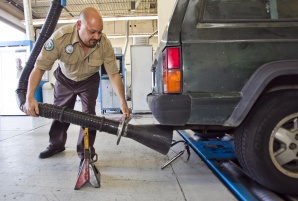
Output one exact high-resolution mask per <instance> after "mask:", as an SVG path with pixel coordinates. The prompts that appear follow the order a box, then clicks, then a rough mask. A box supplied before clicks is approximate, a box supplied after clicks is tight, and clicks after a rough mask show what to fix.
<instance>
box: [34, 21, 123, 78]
mask: <svg viewBox="0 0 298 201" xmlns="http://www.w3.org/2000/svg"><path fill="white" fill-rule="evenodd" d="M57 59H58V60H59V66H60V67H61V71H62V72H63V74H64V75H65V76H66V77H67V78H68V79H71V80H74V81H81V80H85V79H87V78H88V77H90V76H92V75H94V74H95V73H96V72H98V71H99V70H100V68H101V65H102V64H104V66H105V70H106V72H107V73H108V74H116V73H118V72H119V70H118V67H117V63H116V58H115V54H114V50H113V48H112V45H111V42H110V41H109V39H108V38H107V37H106V35H105V34H102V36H101V39H100V42H98V43H97V44H96V46H95V47H94V48H89V50H88V53H87V54H86V55H85V54H84V50H83V48H82V46H81V44H80V42H79V35H78V32H77V29H76V25H66V26H63V27H61V28H59V29H58V30H57V31H55V32H54V33H53V35H52V36H51V37H50V39H49V40H48V41H47V42H46V43H45V46H44V48H43V49H42V51H41V52H40V54H39V56H38V58H37V60H36V67H37V68H39V69H41V70H51V69H52V66H53V64H54V62H55V61H56V60H57Z"/></svg>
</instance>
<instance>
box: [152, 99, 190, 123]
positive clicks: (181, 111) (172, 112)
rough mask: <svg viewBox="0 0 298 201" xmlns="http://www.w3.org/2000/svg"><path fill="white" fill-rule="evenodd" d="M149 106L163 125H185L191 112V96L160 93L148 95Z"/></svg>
mask: <svg viewBox="0 0 298 201" xmlns="http://www.w3.org/2000/svg"><path fill="white" fill-rule="evenodd" d="M147 102H148V105H149V108H150V110H151V112H152V114H153V116H154V117H155V118H156V120H157V121H158V122H159V123H160V124H162V125H176V126H177V125H178V126H183V125H185V124H186V123H187V122H188V120H189V118H190V112H191V98H190V96H189V95H181V94H179V95H177V94H160V95H152V94H148V95H147Z"/></svg>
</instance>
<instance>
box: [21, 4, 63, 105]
mask: <svg viewBox="0 0 298 201" xmlns="http://www.w3.org/2000/svg"><path fill="white" fill-rule="evenodd" d="M62 9H63V7H62V6H61V1H60V0H53V1H52V4H51V7H50V10H49V12H48V15H47V18H46V21H45V24H44V25H43V26H42V30H41V32H40V35H39V37H38V39H37V41H36V43H35V45H34V47H33V49H32V51H31V54H30V57H29V59H28V61H27V63H26V66H25V68H24V70H23V72H22V74H21V76H20V79H19V84H18V88H17V90H16V98H17V103H18V106H19V108H20V109H21V110H22V111H24V110H23V107H24V104H25V102H26V93H27V87H28V80H29V75H30V73H31V71H32V70H33V68H34V64H35V62H36V59H37V57H38V55H39V53H40V51H41V49H42V48H43V45H44V43H45V42H46V41H47V40H48V39H49V37H50V36H51V35H52V34H53V32H54V30H55V27H56V24H57V22H58V19H59V17H60V14H61V11H62Z"/></svg>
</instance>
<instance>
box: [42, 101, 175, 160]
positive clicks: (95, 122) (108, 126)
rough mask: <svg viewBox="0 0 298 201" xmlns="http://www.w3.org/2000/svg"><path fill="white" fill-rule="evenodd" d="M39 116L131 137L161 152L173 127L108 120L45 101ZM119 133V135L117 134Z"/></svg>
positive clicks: (166, 145) (165, 149)
mask: <svg viewBox="0 0 298 201" xmlns="http://www.w3.org/2000/svg"><path fill="white" fill-rule="evenodd" d="M38 106H39V116H41V117H46V118H50V119H55V120H59V121H61V122H66V123H71V124H76V125H80V126H82V127H86V128H90V129H95V130H98V131H103V132H107V133H110V134H115V135H118V137H121V136H123V137H127V138H131V139H133V140H135V141H137V142H139V143H141V144H143V145H145V146H147V147H149V148H151V149H153V150H155V151H157V152H159V153H161V154H167V153H168V151H169V150H170V148H171V143H172V138H173V128H172V127H169V126H162V125H131V124H127V123H124V125H122V126H120V125H121V122H119V121H114V120H109V119H106V118H104V117H99V116H96V115H92V114H87V113H83V112H79V111H76V110H72V109H68V108H65V107H59V106H55V105H50V104H46V103H39V104H38ZM119 135H120V136H119Z"/></svg>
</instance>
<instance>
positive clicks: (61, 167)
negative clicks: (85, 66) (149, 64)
mask: <svg viewBox="0 0 298 201" xmlns="http://www.w3.org/2000/svg"><path fill="white" fill-rule="evenodd" d="M78 108H79V106H78ZM97 114H100V111H98V113H97ZM105 117H106V118H109V119H115V120H117V119H119V118H120V117H121V115H120V114H115V113H113V112H110V113H109V112H108V113H107V114H105ZM51 122H52V120H51V119H46V118H42V117H39V118H33V117H28V116H0V153H1V154H0V161H1V165H0V178H1V179H0V200H1V201H6V200H7V201H8V200H21V201H27V200H28V201H29V200H30V201H64V200H71V201H76V200H88V201H89V200H90V201H91V200H103V201H109V200H113V201H116V200H119V201H125V200H127V201H130V200H136V201H146V200H148V201H152V200H157V201H174V200H177V201H194V200H196V201H198V200H202V201H208V200H210V201H214V200H225V201H229V200H237V199H236V198H235V197H234V196H233V195H232V194H231V193H230V192H229V190H228V189H227V188H226V187H225V186H224V185H223V184H222V183H221V182H220V181H219V180H218V179H217V178H216V176H214V175H213V173H212V172H211V171H210V170H209V169H208V168H207V166H206V165H205V164H204V163H203V162H202V161H201V159H200V158H199V157H198V156H197V155H196V154H195V153H194V152H193V151H192V150H191V156H190V160H189V161H188V162H186V159H187V155H186V153H185V154H184V155H183V156H182V157H180V158H179V159H177V160H176V161H175V162H174V163H172V164H171V165H170V166H168V167H166V168H165V169H164V170H161V166H162V165H163V164H164V163H165V162H166V161H167V160H168V159H169V158H172V157H173V156H175V155H176V154H177V153H178V152H180V151H181V150H182V149H183V145H182V144H181V145H176V146H175V147H173V148H171V150H170V151H169V153H168V154H167V155H161V154H159V153H158V152H156V151H154V150H151V149H149V148H147V147H145V146H144V145H141V144H139V143H137V142H135V141H133V140H131V139H127V138H122V139H121V141H120V144H119V145H118V146H117V145H116V141H117V138H116V136H114V135H111V134H107V133H104V132H98V133H97V138H96V142H95V149H96V152H97V154H98V157H99V160H98V161H97V162H96V163H95V164H96V167H97V168H98V169H99V171H100V173H101V188H94V187H93V186H91V185H89V184H88V185H84V186H83V187H82V188H81V189H80V190H74V186H75V184H76V181H77V174H78V170H79V158H78V157H77V154H76V142H77V136H78V131H79V126H76V125H71V126H70V128H69V132H68V140H67V144H66V150H65V151H64V152H62V153H60V154H58V155H55V156H53V157H51V158H47V159H39V158H38V155H39V153H40V152H41V151H43V150H44V149H45V148H46V147H47V145H48V131H49V128H50V124H51ZM130 123H132V124H156V123H157V122H156V120H155V119H154V118H153V117H152V115H151V114H141V115H133V119H132V120H131V121H130ZM174 139H176V140H179V139H182V138H181V137H180V136H179V134H178V133H177V132H175V133H174Z"/></svg>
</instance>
